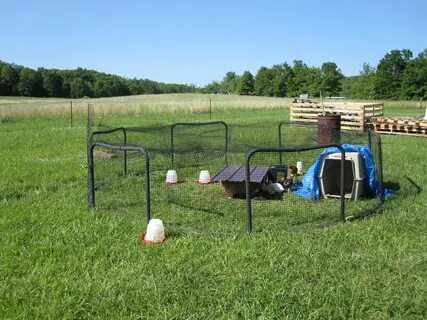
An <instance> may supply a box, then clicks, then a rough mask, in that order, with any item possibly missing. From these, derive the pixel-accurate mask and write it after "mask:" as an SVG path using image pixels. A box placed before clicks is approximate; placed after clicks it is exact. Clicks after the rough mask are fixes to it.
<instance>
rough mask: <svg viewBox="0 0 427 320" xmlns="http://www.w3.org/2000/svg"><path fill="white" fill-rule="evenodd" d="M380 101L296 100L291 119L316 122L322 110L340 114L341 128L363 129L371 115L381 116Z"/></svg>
mask: <svg viewBox="0 0 427 320" xmlns="http://www.w3.org/2000/svg"><path fill="white" fill-rule="evenodd" d="M383 109H384V104H382V103H371V104H369V103H355V102H330V101H327V102H324V104H323V106H322V104H321V103H319V102H317V101H307V102H301V101H296V102H294V103H292V105H291V119H290V120H291V121H295V122H311V123H317V116H318V115H321V114H322V113H323V112H327V113H332V114H339V115H341V129H344V130H361V131H363V130H365V127H366V125H367V124H368V123H370V122H371V119H372V118H373V117H378V116H382V115H383V114H384V113H383Z"/></svg>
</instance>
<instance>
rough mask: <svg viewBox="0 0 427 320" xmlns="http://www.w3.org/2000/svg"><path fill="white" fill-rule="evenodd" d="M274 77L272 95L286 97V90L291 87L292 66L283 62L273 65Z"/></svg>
mask: <svg viewBox="0 0 427 320" xmlns="http://www.w3.org/2000/svg"><path fill="white" fill-rule="evenodd" d="M272 69H273V70H275V77H274V82H273V96H275V97H286V96H288V91H289V90H290V88H291V87H292V82H293V76H294V75H293V72H292V68H291V67H290V66H289V65H288V64H287V63H286V62H285V63H283V64H279V65H274V66H273V68H272Z"/></svg>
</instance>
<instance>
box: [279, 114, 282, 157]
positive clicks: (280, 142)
mask: <svg viewBox="0 0 427 320" xmlns="http://www.w3.org/2000/svg"><path fill="white" fill-rule="evenodd" d="M282 124H283V122H281V123H279V148H281V147H282ZM282 161H283V160H282V153H281V152H279V164H280V165H281V164H282Z"/></svg>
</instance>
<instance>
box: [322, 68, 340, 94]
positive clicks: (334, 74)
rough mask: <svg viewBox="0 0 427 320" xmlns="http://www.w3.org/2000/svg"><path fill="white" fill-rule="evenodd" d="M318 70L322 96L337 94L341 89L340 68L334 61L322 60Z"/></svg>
mask: <svg viewBox="0 0 427 320" xmlns="http://www.w3.org/2000/svg"><path fill="white" fill-rule="evenodd" d="M320 70H321V79H322V83H321V86H320V90H321V92H322V94H323V96H329V97H331V96H333V95H338V93H339V92H340V91H341V80H342V79H343V78H344V76H343V74H342V73H341V70H340V69H339V68H338V67H337V65H336V64H335V62H324V63H323V64H322V67H321V68H320Z"/></svg>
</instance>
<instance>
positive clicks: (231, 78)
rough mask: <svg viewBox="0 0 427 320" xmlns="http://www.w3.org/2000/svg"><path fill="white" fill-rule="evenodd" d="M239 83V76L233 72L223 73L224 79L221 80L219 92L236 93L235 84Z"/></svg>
mask: <svg viewBox="0 0 427 320" xmlns="http://www.w3.org/2000/svg"><path fill="white" fill-rule="evenodd" d="M238 83H239V76H238V75H236V73H235V72H233V71H229V72H227V73H226V74H225V76H224V79H222V81H221V93H224V94H235V93H237V85H238Z"/></svg>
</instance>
